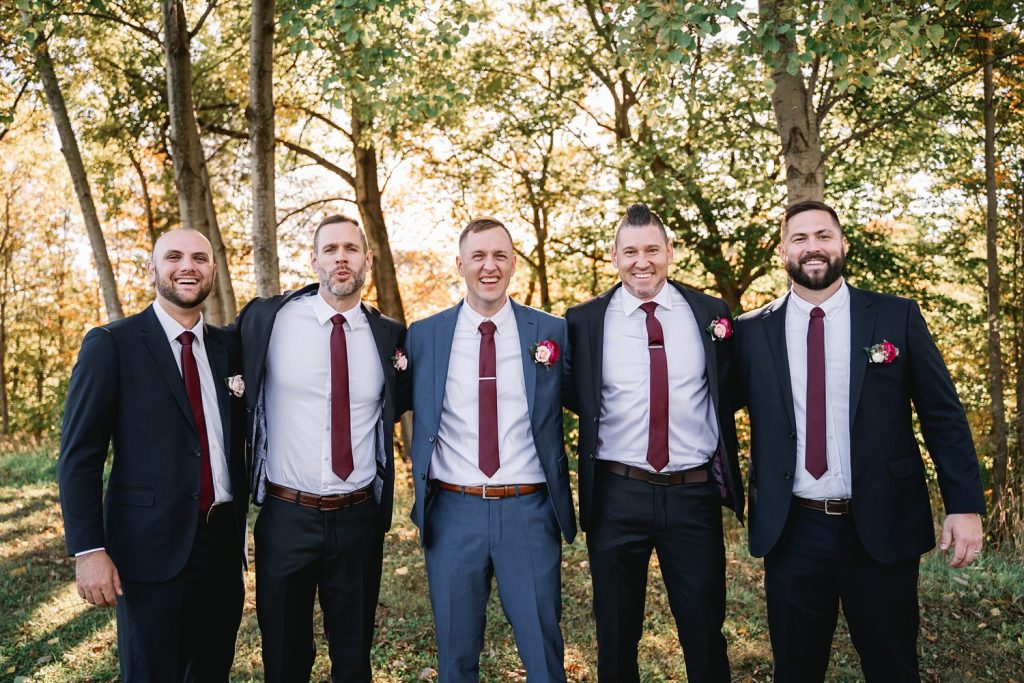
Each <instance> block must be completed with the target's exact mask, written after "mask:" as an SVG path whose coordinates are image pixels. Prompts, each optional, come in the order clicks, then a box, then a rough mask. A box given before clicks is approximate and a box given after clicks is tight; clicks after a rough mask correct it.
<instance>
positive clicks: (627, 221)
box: [615, 202, 668, 244]
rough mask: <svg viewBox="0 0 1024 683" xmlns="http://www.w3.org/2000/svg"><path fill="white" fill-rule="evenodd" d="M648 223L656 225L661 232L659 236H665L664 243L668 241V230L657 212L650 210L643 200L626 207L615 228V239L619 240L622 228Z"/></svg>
mask: <svg viewBox="0 0 1024 683" xmlns="http://www.w3.org/2000/svg"><path fill="white" fill-rule="evenodd" d="M648 225H653V226H654V227H656V228H657V229H658V231H659V232H661V236H662V237H664V238H665V242H666V244H667V243H668V232H667V231H666V230H665V224H664V223H662V222H661V219H660V218H658V214H656V213H654V212H653V211H651V208H650V207H649V206H647V205H646V204H644V203H643V202H637V203H636V204H630V205H629V206H628V207H626V215H625V216H623V217H622V219H621V220H620V221H619V225H618V227H617V228H615V241H616V242H618V241H619V233H620V232H622V229H623V228H644V227H647V226H648Z"/></svg>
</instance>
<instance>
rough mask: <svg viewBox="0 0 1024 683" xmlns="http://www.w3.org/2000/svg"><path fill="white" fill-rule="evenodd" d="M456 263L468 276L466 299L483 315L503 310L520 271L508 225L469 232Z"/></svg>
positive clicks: (463, 241)
mask: <svg viewBox="0 0 1024 683" xmlns="http://www.w3.org/2000/svg"><path fill="white" fill-rule="evenodd" d="M455 265H456V266H458V268H459V274H460V275H461V276H462V277H463V278H465V280H466V303H467V304H469V306H470V307H471V308H472V309H473V310H474V311H476V312H477V313H479V314H480V315H483V316H492V315H494V314H495V313H497V312H498V311H500V310H501V307H502V306H504V305H505V298H506V297H507V296H508V285H509V282H511V281H512V274H513V273H515V272H516V254H515V250H514V249H513V247H512V240H511V239H509V236H508V233H507V232H505V229H504V228H500V227H492V228H486V229H484V230H480V231H479V232H468V233H466V236H465V238H464V239H463V240H462V244H461V245H459V255H458V256H456V257H455Z"/></svg>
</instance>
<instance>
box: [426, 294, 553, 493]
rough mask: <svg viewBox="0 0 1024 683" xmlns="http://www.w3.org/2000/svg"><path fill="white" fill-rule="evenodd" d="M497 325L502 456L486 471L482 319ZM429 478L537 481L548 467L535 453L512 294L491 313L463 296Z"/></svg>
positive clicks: (474, 482) (455, 481) (471, 482)
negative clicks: (477, 308)
mask: <svg viewBox="0 0 1024 683" xmlns="http://www.w3.org/2000/svg"><path fill="white" fill-rule="evenodd" d="M488 319H489V320H490V321H491V322H493V323H494V325H495V328H496V329H495V332H494V354H495V361H496V369H497V373H496V377H497V380H496V382H497V386H498V460H499V462H500V464H501V466H500V467H499V468H498V471H497V472H495V473H494V476H493V477H488V476H487V475H485V474H484V473H483V472H482V471H480V446H479V443H480V441H479V439H480V387H479V376H480V365H479V364H480V330H479V329H478V328H479V327H480V323H482V322H483V321H484V320H488ZM552 372H556V370H552ZM430 478H431V479H438V480H440V481H444V482H447V483H449V484H457V485H459V486H477V485H480V484H538V483H541V482H543V481H545V479H544V470H543V469H542V468H541V465H540V459H539V458H538V457H537V448H536V446H534V443H533V433H532V429H531V426H530V408H529V405H528V403H527V400H526V378H525V377H524V375H523V350H522V346H521V345H520V343H519V328H518V327H517V326H516V316H515V312H514V311H513V310H512V304H511V303H510V302H509V300H508V299H506V300H505V305H504V306H503V307H502V308H501V310H500V311H498V312H497V313H496V314H494V316H492V317H491V318H485V317H484V316H482V315H480V314H479V313H477V312H476V311H474V310H473V309H472V307H471V306H470V305H469V304H468V303H466V302H465V301H464V302H463V304H462V306H461V307H460V309H459V318H458V321H457V322H456V323H455V337H454V338H453V339H452V350H451V355H450V356H449V357H448V379H447V381H446V383H445V390H444V401H443V403H442V405H441V424H440V426H439V427H438V432H437V444H436V445H435V447H434V454H433V457H432V458H431V460H430Z"/></svg>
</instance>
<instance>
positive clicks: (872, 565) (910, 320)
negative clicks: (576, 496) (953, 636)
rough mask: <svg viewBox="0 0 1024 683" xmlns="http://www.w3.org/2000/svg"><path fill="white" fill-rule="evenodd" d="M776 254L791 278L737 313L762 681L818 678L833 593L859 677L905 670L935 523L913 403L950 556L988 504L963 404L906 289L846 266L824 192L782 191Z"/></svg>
mask: <svg viewBox="0 0 1024 683" xmlns="http://www.w3.org/2000/svg"><path fill="white" fill-rule="evenodd" d="M779 256H780V258H781V259H782V261H783V263H784V264H785V267H786V271H787V273H788V274H789V276H790V278H791V280H792V288H791V289H790V291H789V293H787V294H786V295H785V296H783V297H781V298H779V299H776V300H775V301H773V302H772V303H770V304H768V305H767V306H765V307H763V308H761V309H758V310H756V311H752V312H750V313H747V314H746V315H744V316H742V317H741V318H739V320H738V321H737V325H736V333H737V334H736V337H737V342H738V346H737V356H738V363H739V367H740V372H739V374H738V381H737V388H738V389H739V393H740V396H741V397H740V400H739V403H741V404H742V403H744V402H745V403H746V404H747V406H748V407H749V411H750V429H751V467H750V552H751V554H753V555H754V556H756V557H764V566H765V592H766V596H767V600H768V626H769V630H770V633H771V641H772V653H773V657H774V663H775V676H774V680H775V681H776V682H777V683H788V682H790V681H796V682H801V683H803V682H808V681H809V682H815V681H822V680H824V678H825V672H826V669H827V668H828V660H829V652H830V648H831V643H832V634H833V631H834V630H835V626H836V619H837V616H838V609H839V604H840V603H842V607H843V612H844V614H845V615H846V621H847V623H848V624H849V627H850V636H851V638H852V640H853V645H854V647H855V648H856V649H857V652H858V654H859V655H860V658H861V665H862V668H863V670H864V677H865V679H866V680H868V681H885V682H886V683H888V682H896V681H918V680H920V677H919V674H918V667H917V649H916V645H917V633H918V604H917V578H918V564H919V561H920V557H921V555H922V554H923V553H925V552H927V551H928V550H930V549H931V548H933V547H934V546H935V534H934V530H933V527H932V515H931V508H930V505H929V498H928V484H927V481H926V475H925V466H924V462H923V461H922V459H921V453H920V450H919V448H918V445H917V439H916V438H915V436H914V428H913V410H912V408H911V406H912V405H913V408H914V409H916V412H917V416H918V419H919V420H920V423H921V431H922V432H923V434H924V439H925V444H926V445H927V447H928V451H929V454H930V456H931V460H932V462H933V463H934V465H935V469H936V471H937V473H938V482H939V489H940V490H941V492H942V499H943V503H944V504H945V508H946V517H945V520H944V522H943V526H942V539H941V547H942V549H943V550H946V549H949V548H952V553H951V559H950V564H951V565H952V566H954V567H962V566H965V565H967V564H969V563H970V562H972V561H973V560H974V559H975V557H976V556H977V554H978V552H979V551H980V549H981V541H982V527H981V517H980V515H981V514H982V513H984V510H985V502H984V495H983V492H982V488H981V481H980V478H979V474H978V461H977V456H976V454H975V451H974V444H973V442H972V440H971V432H970V429H969V427H968V425H967V419H966V417H965V415H964V410H963V407H962V406H961V405H960V401H959V399H958V398H957V394H956V389H955V388H954V386H953V382H952V380H951V379H950V376H949V372H948V371H947V370H946V366H945V364H944V363H943V361H942V356H941V355H940V354H939V351H938V349H937V348H936V347H935V343H934V341H932V337H931V335H930V334H929V333H928V328H927V326H926V325H925V322H924V319H923V318H922V317H921V311H920V309H919V308H918V306H917V304H916V303H915V302H913V301H911V300H909V299H902V298H898V297H894V296H887V295H884V294H877V293H875V292H869V291H866V290H861V289H856V288H854V287H851V286H849V285H848V284H846V282H845V281H844V279H843V277H842V274H843V267H844V265H845V260H846V239H845V237H844V235H843V231H842V228H841V227H840V223H839V218H838V216H837V215H836V213H835V211H834V210H833V209H832V208H831V207H829V206H828V205H826V204H823V203H821V202H802V203H799V204H795V205H793V206H790V207H789V208H788V209H787V211H786V217H785V219H784V221H783V223H782V239H781V243H780V245H779Z"/></svg>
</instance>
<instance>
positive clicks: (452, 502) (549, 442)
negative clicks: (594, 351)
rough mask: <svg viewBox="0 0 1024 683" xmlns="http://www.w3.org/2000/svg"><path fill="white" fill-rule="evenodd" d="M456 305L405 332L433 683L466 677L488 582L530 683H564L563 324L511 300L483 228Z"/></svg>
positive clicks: (475, 229)
mask: <svg viewBox="0 0 1024 683" xmlns="http://www.w3.org/2000/svg"><path fill="white" fill-rule="evenodd" d="M456 264H457V266H458V269H459V273H460V274H461V275H462V276H463V278H464V279H465V281H466V297H465V299H464V300H463V301H462V302H460V303H459V304H458V305H456V306H454V307H452V308H450V309H448V310H445V311H442V312H441V313H438V314H436V315H434V316H432V317H430V318H427V319H426V320H421V321H419V322H416V323H414V324H413V325H412V326H411V327H410V328H409V335H408V340H407V344H408V351H409V369H410V371H411V372H412V380H413V412H414V423H413V445H412V463H413V476H414V483H415V488H416V502H415V504H414V507H413V511H412V518H413V521H414V522H415V523H416V526H417V527H419V530H420V538H421V542H422V544H423V549H424V555H425V557H426V565H427V575H428V579H429V583H430V600H431V604H432V606H433V610H434V621H435V624H436V632H437V650H438V674H439V675H438V681H439V682H440V683H451V682H453V681H459V682H462V681H476V680H478V678H479V669H480V664H479V660H480V651H481V650H482V648H483V636H484V610H485V607H486V605H487V598H488V595H489V593H490V588H491V577H492V576H496V577H497V581H498V589H499V591H500V593H501V601H502V607H503V608H504V610H505V616H506V617H507V618H508V620H509V623H510V624H511V625H512V630H513V631H514V633H515V638H516V645H517V646H518V648H519V656H520V657H521V658H522V660H523V665H524V666H525V667H526V675H527V679H528V680H529V681H565V670H564V668H563V649H564V646H563V641H562V634H561V629H560V626H559V621H560V620H561V571H560V567H561V540H560V539H559V529H560V530H561V535H562V536H564V538H565V539H566V541H568V542H570V543H571V542H572V540H573V538H574V537H575V535H576V520H575V517H574V514H573V508H572V494H571V493H570V492H569V474H568V463H567V462H566V457H565V452H564V449H563V437H562V410H561V405H562V361H561V358H560V356H561V355H562V354H563V353H564V352H565V351H566V348H565V346H566V328H565V321H564V320H562V319H561V318H556V317H554V316H551V315H548V314H547V313H544V312H542V311H538V310H536V309H533V308H529V307H526V306H521V305H519V304H517V303H515V302H513V301H512V300H511V299H509V297H508V286H509V281H510V280H511V278H512V274H513V273H514V272H515V265H516V257H515V251H514V249H513V246H512V236H511V235H510V234H509V232H508V229H507V228H505V226H504V225H503V224H502V223H501V222H499V221H497V220H495V219H493V218H481V219H477V220H474V221H472V222H470V223H469V225H467V226H466V228H465V229H464V230H463V231H462V234H461V236H460V237H459V255H458V257H456Z"/></svg>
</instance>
